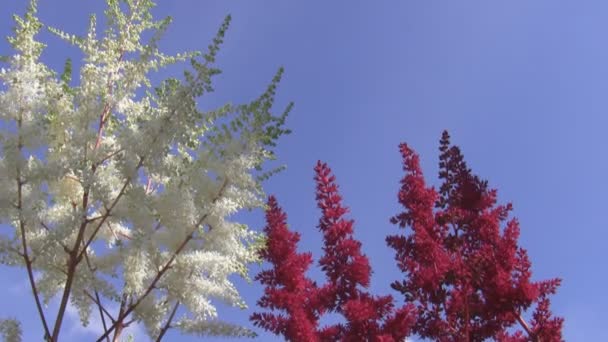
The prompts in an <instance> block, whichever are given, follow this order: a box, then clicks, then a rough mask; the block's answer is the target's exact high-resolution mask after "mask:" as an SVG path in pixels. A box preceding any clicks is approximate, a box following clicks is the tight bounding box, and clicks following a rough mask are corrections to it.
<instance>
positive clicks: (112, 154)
mask: <svg viewBox="0 0 608 342" xmlns="http://www.w3.org/2000/svg"><path fill="white" fill-rule="evenodd" d="M124 150H125V149H124V148H120V149H118V150H116V151H114V152H111V153H110V154H108V155H106V156H104V157H103V158H101V160H99V161H97V165H101V164H103V163H104V162H105V161H106V160H108V159H110V158H112V157H114V156H115V155H117V154H119V153H121V152H123V151H124Z"/></svg>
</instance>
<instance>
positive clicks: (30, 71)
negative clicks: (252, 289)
mask: <svg viewBox="0 0 608 342" xmlns="http://www.w3.org/2000/svg"><path fill="white" fill-rule="evenodd" d="M106 2H107V10H106V15H107V20H106V22H107V23H108V25H107V27H106V28H105V32H104V33H103V34H102V35H99V34H98V33H99V32H98V28H97V21H96V18H95V16H91V19H90V24H89V30H88V32H87V34H86V35H85V36H83V37H78V36H75V35H72V34H69V33H65V32H63V31H61V30H59V29H51V32H53V33H55V34H56V35H57V36H59V37H60V38H62V39H64V40H65V41H67V43H69V44H72V45H75V46H76V47H78V48H79V49H80V50H81V51H82V53H83V54H84V59H83V61H82V65H81V67H80V70H79V72H78V73H77V75H78V79H77V81H78V82H73V81H72V80H71V74H72V64H71V61H68V62H66V67H65V70H64V72H63V73H61V74H58V73H56V72H55V71H53V70H51V69H50V68H49V67H48V66H46V65H45V64H44V63H43V61H41V60H40V58H39V57H40V54H41V52H42V50H43V48H44V44H42V43H40V42H38V41H37V40H36V39H35V36H36V34H37V33H38V31H39V30H40V29H41V27H42V24H41V23H40V21H39V20H38V19H37V17H36V1H32V2H31V4H30V7H29V9H28V11H27V13H26V15H25V16H24V17H18V16H15V21H16V29H15V35H14V36H13V37H11V38H10V39H9V40H10V43H11V44H12V46H13V48H14V50H15V53H14V55H13V56H11V57H10V58H9V63H8V66H5V67H4V68H3V69H1V71H0V82H1V83H2V86H1V87H0V121H1V126H0V127H1V129H0V147H1V151H2V152H0V186H1V187H2V189H3V191H2V192H1V193H0V223H6V224H9V225H11V226H12V230H11V231H10V232H8V233H7V234H0V262H1V263H2V264H5V265H9V266H21V267H24V268H25V269H26V270H27V271H28V275H29V277H30V278H31V281H32V282H33V283H34V287H33V290H34V293H35V296H36V301H37V304H39V313H40V315H41V321H44V319H43V317H45V316H46V317H55V315H54V313H47V312H45V310H46V309H45V308H44V307H43V305H42V304H43V303H48V301H49V300H51V299H52V298H59V299H60V309H59V315H57V316H58V319H57V321H56V322H51V321H46V322H44V323H43V325H42V326H43V328H44V329H45V334H48V336H47V338H48V339H50V340H53V341H56V340H57V338H58V337H59V332H60V327H61V323H62V317H63V314H64V313H65V310H66V308H67V305H68V303H71V304H72V305H74V306H75V307H76V309H77V310H78V313H79V315H80V318H81V321H82V323H83V324H85V325H86V324H87V323H88V321H89V317H90V315H93V314H94V315H101V316H102V321H104V324H105V325H106V327H105V328H104V329H105V331H107V332H108V334H109V333H114V331H116V332H117V333H120V331H121V330H122V328H123V325H124V324H127V322H128V321H129V320H130V319H135V320H136V321H137V322H141V323H143V324H144V325H145V327H146V329H147V331H148V333H149V335H150V337H152V338H155V337H157V336H159V335H160V334H164V331H166V329H168V328H170V327H177V328H179V329H180V330H181V331H182V332H185V333H194V334H198V335H205V334H210V335H232V336H250V335H251V332H249V331H248V330H246V329H244V328H241V327H237V326H234V325H231V324H229V323H225V322H222V321H220V320H218V318H217V311H216V309H215V307H214V305H213V300H221V301H223V302H225V303H227V304H229V305H233V306H236V307H245V303H244V302H243V300H242V299H241V298H240V296H239V293H238V291H237V289H236V288H235V286H234V284H232V282H231V281H230V280H229V277H230V276H231V275H232V274H239V275H241V276H243V277H246V276H247V274H246V269H247V266H248V265H249V264H250V263H252V262H254V261H256V260H257V253H256V248H257V246H258V244H259V243H258V242H259V240H260V236H259V235H258V234H257V233H256V232H254V231H252V230H250V229H249V228H248V227H247V226H246V225H244V224H241V223H238V222H232V221H231V220H230V216H231V215H233V214H235V213H237V212H239V211H240V210H242V209H251V208H259V207H261V206H262V205H263V202H262V201H263V192H262V190H261V184H260V182H261V180H262V179H265V178H267V177H268V176H269V175H271V174H273V173H274V172H275V171H276V170H272V171H270V172H266V173H261V171H260V170H261V167H262V164H263V163H264V161H266V160H268V159H274V155H273V153H272V148H273V147H274V146H275V141H276V140H277V138H278V137H279V136H281V135H283V134H286V133H289V131H288V130H286V129H284V128H283V125H284V122H285V118H286V116H287V113H288V112H289V110H290V109H291V106H289V107H288V108H287V110H286V111H285V112H283V113H282V114H281V115H278V116H274V115H273V114H272V113H271V108H272V103H273V101H274V96H275V91H276V86H277V84H278V82H279V80H280V78H281V74H282V69H281V70H279V72H278V73H277V75H275V77H274V78H273V80H272V82H271V84H270V85H269V86H268V88H267V90H266V91H265V92H264V93H262V95H261V96H260V97H258V98H257V99H255V100H253V101H252V102H251V103H248V104H244V105H237V106H234V105H225V106H223V107H221V108H218V109H216V110H212V111H201V110H199V109H198V108H197V98H199V97H200V96H202V95H204V94H206V93H208V92H210V91H212V90H213V88H212V86H211V78H212V77H213V76H214V75H216V74H218V73H219V71H218V70H217V69H215V68H213V67H212V64H213V62H214V61H215V57H216V54H217V51H218V48H219V45H220V44H221V43H222V41H223V37H224V33H225V31H226V29H227V27H228V23H229V19H230V18H229V17H227V18H226V20H225V22H224V24H223V25H222V26H221V27H220V30H219V32H218V34H217V36H216V37H215V38H214V40H213V43H212V44H211V45H210V46H209V49H208V51H207V52H206V53H199V52H193V53H184V54H178V55H175V56H168V55H165V54H163V53H162V52H160V51H159V50H158V48H157V42H158V39H159V38H160V36H161V35H162V33H163V32H164V31H165V30H166V28H167V25H168V24H169V23H170V19H165V20H161V21H154V20H153V18H152V16H151V14H150V9H151V8H152V7H153V5H154V4H153V3H152V1H150V0H122V1H120V0H106ZM149 31H152V38H151V39H150V40H149V41H147V42H144V40H143V39H142V34H144V33H145V32H149ZM185 60H191V63H192V65H191V70H190V71H186V72H185V74H184V77H183V79H167V80H165V81H164V82H162V83H161V84H160V85H156V86H152V84H151V82H150V80H149V79H148V77H147V74H148V73H149V72H150V71H155V70H157V69H159V68H161V67H164V66H166V65H169V64H173V63H177V62H181V61H185ZM74 84H77V85H74ZM141 94H144V95H141ZM33 272H36V274H39V275H40V276H39V277H37V278H36V279H34V277H33ZM176 305H179V306H180V307H181V308H182V309H181V310H179V311H177V310H175V309H173V308H175V307H176ZM108 307H120V310H119V312H107V311H106V308H108ZM174 315H177V316H176V317H175V320H174V322H172V323H171V322H167V320H170V319H171V318H173V316H174ZM169 323H171V324H169ZM0 331H1V332H2V333H3V334H4V335H5V336H6V339H7V340H9V341H13V340H15V341H16V340H18V339H19V336H20V333H19V330H18V324H17V323H15V322H14V321H9V320H7V321H2V323H0Z"/></svg>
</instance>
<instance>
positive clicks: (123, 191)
mask: <svg viewBox="0 0 608 342" xmlns="http://www.w3.org/2000/svg"><path fill="white" fill-rule="evenodd" d="M143 164H144V157H140V158H139V163H138V164H137V166H136V168H135V170H136V171H137V170H139V168H141V167H142V166H143ZM129 184H131V177H129V178H127V180H126V181H125V183H124V184H123V186H122V188H121V189H120V192H119V193H118V195H116V198H114V201H112V204H110V207H108V208H106V212H105V213H104V214H103V215H102V217H101V218H100V222H99V223H98V224H97V227H95V229H93V233H92V234H91V236H90V237H89V239H88V240H87V242H86V243H85V244H84V248H83V249H82V251H80V253H79V254H78V259H80V258H82V255H83V254H84V251H86V250H87V248H89V245H91V243H92V242H93V240H94V239H95V236H96V235H97V232H99V229H101V226H102V225H103V224H104V222H105V221H106V220H107V219H108V217H109V216H110V213H111V212H112V210H113V209H114V207H115V206H116V205H117V204H118V201H119V200H120V199H121V198H122V196H123V195H124V194H125V190H127V186H129Z"/></svg>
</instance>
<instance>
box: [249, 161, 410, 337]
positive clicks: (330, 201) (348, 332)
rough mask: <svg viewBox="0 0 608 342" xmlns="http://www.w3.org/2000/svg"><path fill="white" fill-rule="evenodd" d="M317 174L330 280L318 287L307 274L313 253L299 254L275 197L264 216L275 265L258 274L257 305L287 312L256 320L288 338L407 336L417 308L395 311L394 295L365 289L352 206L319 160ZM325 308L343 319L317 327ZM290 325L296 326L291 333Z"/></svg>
mask: <svg viewBox="0 0 608 342" xmlns="http://www.w3.org/2000/svg"><path fill="white" fill-rule="evenodd" d="M315 173H316V175H315V181H316V183H317V191H316V199H317V205H318V207H319V208H320V209H321V211H322V216H321V219H320V220H319V226H318V227H319V230H320V231H321V232H322V233H323V241H324V247H323V253H324V255H323V257H322V258H321V259H320V261H319V265H320V266H321V269H322V270H323V271H324V272H325V275H326V278H327V282H326V284H324V285H323V286H317V285H316V284H315V283H313V282H312V281H310V280H309V279H308V278H306V277H305V276H304V273H305V272H306V270H307V268H308V266H309V264H310V260H311V259H310V254H297V253H296V244H297V241H298V240H299V239H298V238H297V237H298V235H297V234H294V233H290V232H289V231H288V230H287V227H286V225H285V221H284V220H285V215H284V214H283V213H282V212H280V210H278V209H277V207H276V202H274V201H275V200H274V198H271V199H270V200H269V209H268V211H267V215H266V220H267V222H268V225H267V226H266V234H267V236H268V237H267V245H266V248H265V249H264V250H263V254H262V258H263V259H264V260H266V261H268V262H269V263H270V264H271V265H272V266H273V268H272V269H270V270H266V271H263V272H262V273H260V275H258V277H257V279H258V280H260V281H261V282H262V284H264V285H266V288H265V294H264V296H263V297H262V299H261V300H260V301H259V302H258V304H259V305H260V306H261V307H263V308H269V309H271V310H272V309H274V310H276V309H278V310H282V311H284V312H285V314H284V315H274V314H269V313H263V314H259V313H256V314H254V315H253V316H252V320H253V321H254V323H255V324H256V325H258V326H261V327H262V328H264V329H266V330H269V331H272V332H274V333H275V334H278V335H283V336H284V337H285V338H286V339H287V340H289V341H378V342H393V341H402V340H404V339H405V337H407V336H408V335H409V334H410V327H411V326H412V324H413V322H414V319H415V317H414V316H413V308H412V307H411V306H407V305H406V306H404V307H402V308H400V309H398V310H395V308H394V304H393V299H392V297H391V296H374V295H371V294H369V293H368V292H367V291H366V290H365V289H366V288H367V287H368V286H369V283H370V275H371V267H370V265H369V260H368V259H367V256H365V255H364V254H363V253H362V252H361V243H360V242H359V241H357V240H356V239H355V238H354V236H353V223H354V222H353V221H352V220H347V219H345V218H344V215H345V214H346V213H347V212H348V209H347V208H346V207H343V206H342V204H341V201H342V198H341V196H340V195H339V194H338V186H337V184H336V183H335V177H334V176H333V175H332V173H331V170H330V169H329V167H328V166H327V165H326V164H324V163H321V162H318V163H317V165H316V167H315ZM277 217H279V219H277ZM296 260H300V261H299V262H298V261H296ZM295 284H300V286H299V287H298V286H296V285H295ZM277 293H278V294H277ZM325 312H336V313H339V314H341V315H342V316H343V317H344V319H345V323H343V324H342V323H339V324H334V325H330V326H325V327H319V321H318V318H319V316H320V315H322V314H323V313H325ZM288 327H296V328H295V331H291V330H289V328H288ZM296 331H297V333H296Z"/></svg>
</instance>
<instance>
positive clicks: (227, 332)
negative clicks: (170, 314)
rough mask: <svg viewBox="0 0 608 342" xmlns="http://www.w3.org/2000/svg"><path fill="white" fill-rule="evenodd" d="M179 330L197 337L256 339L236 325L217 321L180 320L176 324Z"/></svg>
mask: <svg viewBox="0 0 608 342" xmlns="http://www.w3.org/2000/svg"><path fill="white" fill-rule="evenodd" d="M176 325H177V327H178V329H179V330H181V331H183V332H185V333H188V334H194V335H199V336H231V337H256V336H257V335H256V334H255V333H254V332H253V331H251V330H249V329H247V328H243V327H241V326H238V325H234V324H229V323H225V322H221V321H217V320H206V321H193V320H191V319H182V320H180V321H179V322H177V324H176Z"/></svg>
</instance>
